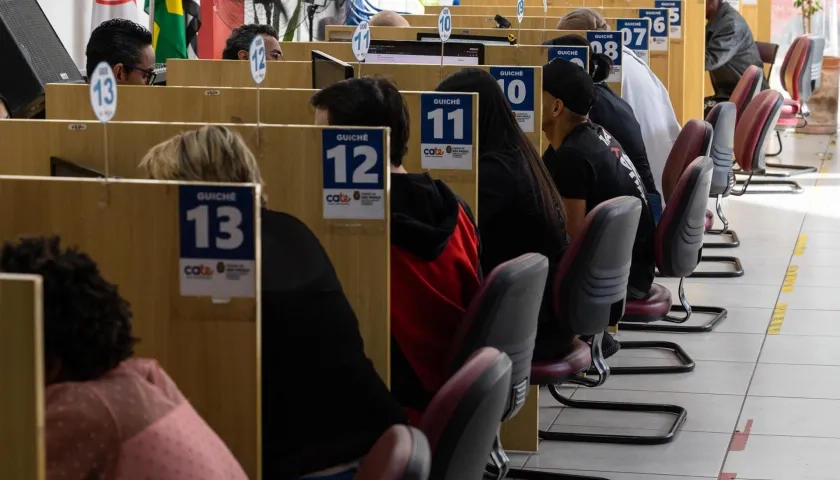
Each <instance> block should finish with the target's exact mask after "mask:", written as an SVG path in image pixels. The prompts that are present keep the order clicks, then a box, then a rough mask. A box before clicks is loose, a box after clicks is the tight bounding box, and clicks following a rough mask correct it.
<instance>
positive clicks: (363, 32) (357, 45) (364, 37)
mask: <svg viewBox="0 0 840 480" xmlns="http://www.w3.org/2000/svg"><path fill="white" fill-rule="evenodd" d="M350 47H351V48H352V49H353V56H354V57H356V60H358V61H359V62H364V61H365V58H367V54H368V50H370V25H369V24H368V22H362V23H360V24H359V26H357V27H356V30H354V31H353V37H351V39H350Z"/></svg>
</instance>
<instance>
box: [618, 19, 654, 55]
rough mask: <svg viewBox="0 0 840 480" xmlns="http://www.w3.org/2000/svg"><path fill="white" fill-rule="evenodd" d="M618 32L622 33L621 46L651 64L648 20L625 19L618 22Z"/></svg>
mask: <svg viewBox="0 0 840 480" xmlns="http://www.w3.org/2000/svg"><path fill="white" fill-rule="evenodd" d="M616 30H618V31H619V32H621V44H622V45H624V46H625V47H627V48H629V49H630V50H632V51H633V53H635V54H636V56H637V57H639V58H640V59H642V60H643V61H644V62H645V63H650V58H648V51H649V50H650V20H648V19H647V18H634V19H624V18H619V19H618V20H617V21H616Z"/></svg>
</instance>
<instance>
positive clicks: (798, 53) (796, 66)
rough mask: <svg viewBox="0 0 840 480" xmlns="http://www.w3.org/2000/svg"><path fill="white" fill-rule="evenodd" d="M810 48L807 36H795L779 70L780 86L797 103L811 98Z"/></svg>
mask: <svg viewBox="0 0 840 480" xmlns="http://www.w3.org/2000/svg"><path fill="white" fill-rule="evenodd" d="M811 48H812V42H811V40H809V39H808V37H806V36H804V35H803V36H799V37H796V39H794V40H793V43H791V45H790V48H789V49H788V51H787V54H785V59H784V61H783V62H782V66H781V69H780V70H779V77H780V78H781V80H782V88H784V89H785V91H786V92H787V93H788V95H790V98H791V99H792V100H793V101H795V102H797V103H801V102H806V101H808V99H810V98H811V69H810V65H809V64H808V61H809V59H810V57H811Z"/></svg>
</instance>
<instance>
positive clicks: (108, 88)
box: [90, 62, 117, 122]
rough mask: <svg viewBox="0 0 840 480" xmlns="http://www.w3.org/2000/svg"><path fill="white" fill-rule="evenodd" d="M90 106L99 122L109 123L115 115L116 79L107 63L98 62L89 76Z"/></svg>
mask: <svg viewBox="0 0 840 480" xmlns="http://www.w3.org/2000/svg"><path fill="white" fill-rule="evenodd" d="M90 106H91V108H93V114H94V115H96V118H98V119H99V121H100V122H109V121H111V119H112V118H114V115H115V114H116V113H117V79H116V78H114V72H113V70H111V66H110V65H108V62H99V65H97V66H96V69H95V70H94V71H93V74H91V76H90Z"/></svg>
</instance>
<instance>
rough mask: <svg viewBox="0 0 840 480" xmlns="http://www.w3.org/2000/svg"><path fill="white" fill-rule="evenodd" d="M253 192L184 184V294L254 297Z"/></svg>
mask: <svg viewBox="0 0 840 480" xmlns="http://www.w3.org/2000/svg"><path fill="white" fill-rule="evenodd" d="M254 203H255V199H254V189H253V187H235V186H221V185H220V186H216V185H181V186H180V187H179V201H178V215H179V217H178V225H179V234H180V237H181V239H180V241H181V253H180V265H179V268H180V272H181V295H182V296H185V297H213V298H219V299H230V298H254V294H255V292H256V274H255V270H254V269H255V267H256V264H255V252H256V248H255V238H254V215H255V211H254Z"/></svg>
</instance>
